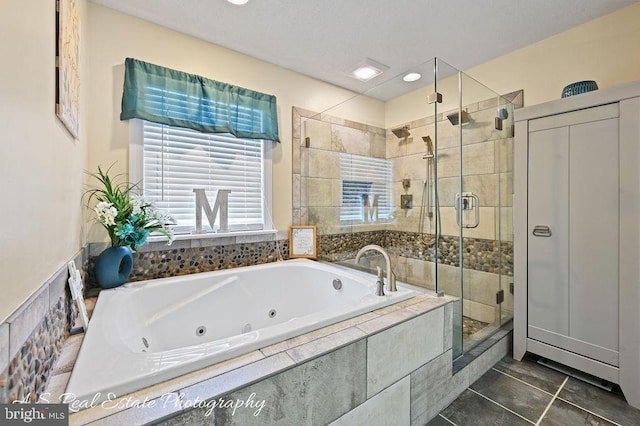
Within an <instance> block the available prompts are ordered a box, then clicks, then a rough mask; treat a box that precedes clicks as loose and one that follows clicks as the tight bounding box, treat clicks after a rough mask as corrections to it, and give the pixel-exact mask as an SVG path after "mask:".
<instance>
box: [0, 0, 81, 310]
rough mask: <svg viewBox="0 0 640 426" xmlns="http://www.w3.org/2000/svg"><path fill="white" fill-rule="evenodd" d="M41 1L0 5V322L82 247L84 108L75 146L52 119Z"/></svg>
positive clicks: (48, 14)
mask: <svg viewBox="0 0 640 426" xmlns="http://www.w3.org/2000/svg"><path fill="white" fill-rule="evenodd" d="M37 3H38V4H37V6H36V5H35V4H34V2H29V1H23V0H3V2H2V7H1V12H0V57H2V58H3V61H2V67H0V123H1V126H2V139H1V143H0V161H1V163H0V188H1V190H0V191H1V195H0V197H1V199H2V207H1V208H0V224H2V225H1V226H2V227H1V228H0V229H1V231H0V254H1V255H0V271H1V272H2V278H1V279H0V321H4V320H5V319H6V318H7V317H8V316H9V315H10V314H11V313H12V312H13V311H14V310H15V309H16V308H18V307H19V306H20V305H21V304H22V303H23V302H24V301H25V300H27V299H28V298H29V297H30V296H31V294H33V293H34V292H35V291H36V290H37V289H38V288H39V287H40V286H41V285H42V284H43V283H44V282H45V281H46V280H47V279H49V278H50V277H51V276H52V275H53V274H54V272H56V271H57V270H58V269H59V268H61V267H62V266H64V265H65V263H66V262H67V261H68V260H70V259H71V258H72V257H73V256H74V255H75V254H76V253H77V252H78V250H79V249H80V247H81V225H80V224H81V208H80V198H81V196H82V179H83V177H82V176H83V169H84V167H85V155H86V146H87V143H88V141H87V138H86V137H85V136H84V135H85V134H86V132H85V130H86V126H85V123H86V121H85V119H86V117H87V110H86V109H85V106H86V102H85V98H84V97H83V98H82V99H81V114H82V116H81V120H82V121H81V123H80V124H81V130H80V131H81V135H80V138H79V140H77V141H76V140H74V139H73V138H72V137H71V136H70V134H69V133H68V132H67V131H66V130H65V128H64V126H63V125H62V123H61V122H60V121H58V119H57V118H56V115H55V50H54V49H55V2H53V1H46V2H37ZM76 3H77V4H78V8H79V11H80V14H81V20H82V22H86V4H85V1H84V0H76ZM85 30H86V26H83V27H82V34H81V43H82V51H81V60H82V59H83V58H84V57H85V52H86V50H85V47H86V31H85ZM85 70H86V68H85V67H84V65H81V78H82V80H83V81H86V78H87V74H86V72H85ZM83 87H84V86H83ZM83 94H84V91H83Z"/></svg>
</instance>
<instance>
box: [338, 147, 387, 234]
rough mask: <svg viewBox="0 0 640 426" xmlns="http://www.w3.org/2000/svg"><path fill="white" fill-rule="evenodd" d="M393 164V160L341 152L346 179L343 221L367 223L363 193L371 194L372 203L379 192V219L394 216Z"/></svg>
mask: <svg viewBox="0 0 640 426" xmlns="http://www.w3.org/2000/svg"><path fill="white" fill-rule="evenodd" d="M392 176H393V166H392V164H391V161H390V160H385V159H381V158H374V157H366V156H362V155H356V154H347V153H340V179H341V180H342V205H341V207H340V220H341V221H351V222H364V221H366V219H367V218H365V216H364V202H363V197H362V195H363V194H368V195H369V201H368V202H369V205H372V203H373V198H374V196H375V195H378V197H379V199H378V218H379V219H389V217H390V215H391V200H392V198H391V181H392Z"/></svg>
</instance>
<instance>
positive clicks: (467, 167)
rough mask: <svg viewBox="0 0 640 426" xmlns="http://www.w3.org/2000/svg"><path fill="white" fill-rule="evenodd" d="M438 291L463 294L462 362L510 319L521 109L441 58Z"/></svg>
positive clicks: (457, 322) (457, 326)
mask: <svg viewBox="0 0 640 426" xmlns="http://www.w3.org/2000/svg"><path fill="white" fill-rule="evenodd" d="M435 70H436V73H437V75H436V87H437V92H438V93H439V94H440V95H441V97H442V102H441V103H439V104H438V106H437V107H436V108H437V109H438V110H439V111H438V113H437V114H439V115H437V117H438V119H437V120H436V123H437V131H436V133H437V143H436V145H437V162H436V163H437V165H436V167H435V168H436V173H437V176H438V177H437V191H438V196H437V199H438V200H439V209H438V213H439V214H440V218H439V220H438V224H441V226H440V228H439V230H438V232H437V233H436V234H437V240H438V244H437V250H438V254H437V268H436V271H437V272H436V273H437V286H438V291H442V292H444V293H445V294H449V295H453V296H456V297H459V301H458V302H457V304H456V305H455V306H456V308H455V309H454V317H453V323H454V340H453V352H454V354H453V355H454V357H457V356H459V355H461V354H462V353H464V352H466V351H468V350H469V349H471V348H472V347H474V346H475V345H477V344H478V343H479V342H481V341H483V340H484V339H485V338H486V337H488V336H489V335H491V334H492V333H493V332H494V331H496V330H497V329H498V328H499V327H500V326H501V325H502V324H504V323H505V322H507V321H509V320H510V319H511V317H512V312H513V308H512V306H513V295H512V293H511V286H510V283H511V282H512V276H513V271H512V266H511V265H512V260H511V259H512V234H513V232H512V230H511V228H512V225H511V216H512V215H511V206H512V202H511V199H512V191H511V188H512V185H511V182H512V160H511V159H512V157H513V155H512V152H513V149H512V148H513V137H512V129H513V124H512V120H513V107H512V104H511V103H510V102H508V101H507V100H505V99H503V98H501V97H500V96H499V95H498V94H496V93H495V92H493V91H491V90H490V89H488V88H487V87H485V86H484V85H482V84H480V83H478V82H477V81H475V80H474V79H472V78H470V77H469V76H467V75H465V74H464V73H462V72H459V71H457V70H455V69H454V68H453V67H451V66H449V65H447V64H445V63H443V62H442V61H439V60H438V61H437V65H436V67H435Z"/></svg>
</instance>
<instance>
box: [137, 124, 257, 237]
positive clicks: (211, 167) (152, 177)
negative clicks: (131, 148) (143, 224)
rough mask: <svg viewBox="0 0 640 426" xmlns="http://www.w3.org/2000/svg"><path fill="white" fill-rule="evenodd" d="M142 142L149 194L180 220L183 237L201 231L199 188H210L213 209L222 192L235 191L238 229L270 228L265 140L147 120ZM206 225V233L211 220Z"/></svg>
mask: <svg viewBox="0 0 640 426" xmlns="http://www.w3.org/2000/svg"><path fill="white" fill-rule="evenodd" d="M142 138H143V183H142V186H143V191H144V196H145V198H146V199H148V200H150V201H153V202H155V203H156V205H157V206H158V207H159V208H161V209H164V210H166V211H167V212H168V213H169V214H170V215H171V216H173V218H174V219H176V222H177V225H178V226H177V229H176V232H177V233H180V232H186V231H190V230H192V229H193V228H194V227H195V194H194V193H193V189H194V188H204V189H205V191H206V194H207V197H208V199H209V203H210V204H211V205H212V206H213V203H214V202H215V197H216V194H217V191H218V190H220V189H228V190H231V194H229V227H230V229H231V230H232V231H233V230H254V229H263V228H264V223H265V214H264V211H265V206H264V202H265V201H264V200H265V197H264V154H263V152H264V151H263V146H262V145H263V143H262V141H261V140H257V139H240V138H236V137H234V136H232V135H224V134H213V133H201V132H198V131H195V130H191V129H185V128H180V127H172V126H167V125H164V124H158V123H151V122H148V121H143V122H142ZM216 221H218V219H217V220H216ZM203 226H204V227H205V229H206V228H207V226H208V223H207V220H206V216H203Z"/></svg>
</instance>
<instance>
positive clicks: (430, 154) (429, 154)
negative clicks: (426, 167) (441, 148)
mask: <svg viewBox="0 0 640 426" xmlns="http://www.w3.org/2000/svg"><path fill="white" fill-rule="evenodd" d="M422 140H423V141H424V143H425V144H426V145H427V155H426V157H427V158H429V157H433V142H432V141H431V137H430V136H423V137H422Z"/></svg>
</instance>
